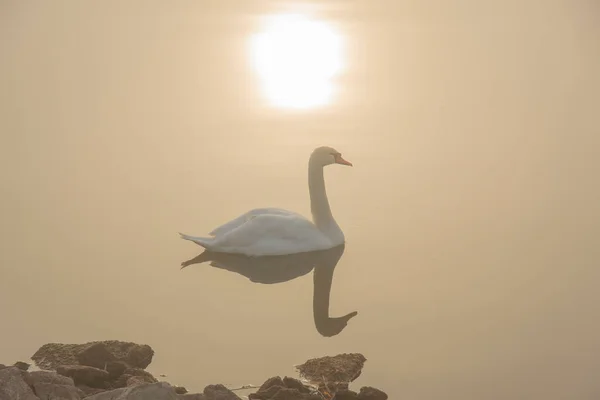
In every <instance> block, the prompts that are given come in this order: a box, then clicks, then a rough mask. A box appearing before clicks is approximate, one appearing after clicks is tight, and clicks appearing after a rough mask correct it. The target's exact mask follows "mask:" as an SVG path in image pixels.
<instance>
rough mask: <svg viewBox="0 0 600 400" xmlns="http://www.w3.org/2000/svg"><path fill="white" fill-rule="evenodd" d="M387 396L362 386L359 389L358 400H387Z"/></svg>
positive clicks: (379, 391)
mask: <svg viewBox="0 0 600 400" xmlns="http://www.w3.org/2000/svg"><path fill="white" fill-rule="evenodd" d="M387 398H388V395H387V394H386V393H385V392H382V391H381V390H379V389H375V388H374V387H370V386H364V387H361V388H360V392H359V393H358V400H387Z"/></svg>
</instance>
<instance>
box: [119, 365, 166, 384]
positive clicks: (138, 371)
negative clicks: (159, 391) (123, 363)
mask: <svg viewBox="0 0 600 400" xmlns="http://www.w3.org/2000/svg"><path fill="white" fill-rule="evenodd" d="M123 374H126V375H131V376H139V377H142V378H144V379H146V382H148V383H156V382H158V379H156V378H155V377H154V376H153V375H152V374H151V373H150V372H148V371H145V370H143V369H141V368H127V369H126V370H125V371H124V372H123Z"/></svg>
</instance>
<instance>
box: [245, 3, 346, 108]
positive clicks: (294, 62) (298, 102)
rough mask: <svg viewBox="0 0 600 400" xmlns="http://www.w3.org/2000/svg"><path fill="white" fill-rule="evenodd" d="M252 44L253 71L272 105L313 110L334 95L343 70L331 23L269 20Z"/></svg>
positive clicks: (293, 16) (299, 18) (291, 18)
mask: <svg viewBox="0 0 600 400" xmlns="http://www.w3.org/2000/svg"><path fill="white" fill-rule="evenodd" d="M265 25H266V26H265V30H264V31H263V32H261V33H258V34H256V35H255V36H254V37H253V38H252V42H251V55H252V61H253V65H254V68H255V70H256V72H257V73H258V75H259V77H260V80H261V82H262V88H263V91H264V93H265V95H266V97H267V99H268V100H269V101H270V102H271V104H272V105H274V106H278V107H285V108H314V107H319V106H323V105H326V104H328V103H329V102H330V101H331V100H332V97H333V95H334V83H333V79H334V78H335V77H336V76H337V75H338V74H339V73H340V72H341V70H342V40H341V37H340V35H339V34H338V33H337V32H336V31H335V30H334V29H333V28H332V27H331V26H329V25H328V24H326V23H324V22H321V21H316V20H313V19H310V18H307V17H306V16H303V15H299V14H282V15H276V16H273V17H271V18H269V19H268V21H267V23H266V24H265Z"/></svg>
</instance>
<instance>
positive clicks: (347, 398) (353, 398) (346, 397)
mask: <svg viewBox="0 0 600 400" xmlns="http://www.w3.org/2000/svg"><path fill="white" fill-rule="evenodd" d="M357 399H358V394H356V392H353V391H352V390H348V389H342V390H339V391H337V392H336V393H335V400H357Z"/></svg>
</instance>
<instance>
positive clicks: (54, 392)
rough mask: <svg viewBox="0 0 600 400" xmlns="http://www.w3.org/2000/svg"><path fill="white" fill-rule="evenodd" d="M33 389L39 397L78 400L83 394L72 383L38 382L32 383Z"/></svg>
mask: <svg viewBox="0 0 600 400" xmlns="http://www.w3.org/2000/svg"><path fill="white" fill-rule="evenodd" d="M33 390H34V392H35V394H36V395H37V397H39V398H40V399H43V400H46V399H52V400H80V399H81V398H82V397H83V396H84V395H85V394H84V393H83V392H82V391H81V390H80V389H78V388H76V387H75V386H72V385H58V384H55V383H46V382H38V383H35V384H34V385H33Z"/></svg>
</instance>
